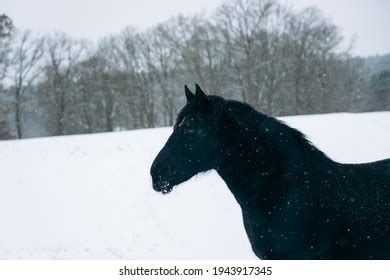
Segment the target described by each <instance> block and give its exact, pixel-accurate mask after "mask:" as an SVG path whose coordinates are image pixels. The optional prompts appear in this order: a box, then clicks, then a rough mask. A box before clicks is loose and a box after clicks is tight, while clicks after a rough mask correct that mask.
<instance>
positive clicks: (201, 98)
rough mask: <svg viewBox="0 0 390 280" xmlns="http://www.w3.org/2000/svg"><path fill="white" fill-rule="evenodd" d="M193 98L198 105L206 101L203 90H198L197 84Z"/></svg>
mask: <svg viewBox="0 0 390 280" xmlns="http://www.w3.org/2000/svg"><path fill="white" fill-rule="evenodd" d="M195 87H196V89H195V98H196V100H197V102H198V104H201V103H203V102H204V101H206V100H207V95H206V94H205V93H204V92H203V90H202V89H201V88H200V86H199V85H198V84H195Z"/></svg>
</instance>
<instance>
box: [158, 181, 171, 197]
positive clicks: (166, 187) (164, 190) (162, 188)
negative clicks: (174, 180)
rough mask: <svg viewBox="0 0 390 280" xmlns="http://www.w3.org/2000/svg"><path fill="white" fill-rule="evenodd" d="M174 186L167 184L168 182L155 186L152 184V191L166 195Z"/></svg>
mask: <svg viewBox="0 0 390 280" xmlns="http://www.w3.org/2000/svg"><path fill="white" fill-rule="evenodd" d="M173 187H174V185H172V184H170V183H168V182H160V183H157V184H153V189H154V190H155V191H156V192H160V193H162V194H168V193H170V192H171V191H172V189H173Z"/></svg>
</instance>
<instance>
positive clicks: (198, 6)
mask: <svg viewBox="0 0 390 280" xmlns="http://www.w3.org/2000/svg"><path fill="white" fill-rule="evenodd" d="M223 1H224V0H0V13H3V12H5V13H6V14H7V15H9V16H10V17H11V18H12V19H13V21H14V23H15V25H16V26H18V27H25V28H29V29H32V30H34V31H38V32H48V31H53V30H61V31H64V32H66V33H68V34H69V35H72V36H74V37H78V38H87V39H92V40H96V39H98V38H100V37H102V36H104V35H108V34H113V33H118V32H120V31H121V30H122V29H123V28H124V27H125V26H128V25H133V26H136V27H138V28H140V29H145V28H148V27H151V26H153V25H155V24H156V23H159V22H162V21H164V20H166V19H168V18H170V17H172V16H175V15H177V14H179V13H182V14H185V15H186V14H195V13H208V14H210V13H211V12H212V11H213V10H214V9H215V8H216V7H217V6H218V5H219V4H220V3H222V2H223ZM283 1H285V2H288V3H290V4H292V5H293V6H294V7H296V8H297V9H299V8H303V7H305V6H308V5H313V6H318V7H319V8H320V9H321V10H323V11H324V13H325V15H327V16H329V17H331V18H332V19H333V22H334V23H336V24H337V25H338V26H339V27H340V29H341V32H342V34H343V35H344V36H345V37H346V38H347V40H349V39H350V38H352V37H353V36H356V39H357V40H356V43H355V48H354V53H355V54H358V55H361V56H367V55H375V54H384V53H390V16H389V14H390V0H283Z"/></svg>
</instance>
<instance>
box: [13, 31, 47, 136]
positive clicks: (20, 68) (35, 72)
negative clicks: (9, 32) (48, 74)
mask: <svg viewBox="0 0 390 280" xmlns="http://www.w3.org/2000/svg"><path fill="white" fill-rule="evenodd" d="M43 54H44V39H43V38H42V37H37V36H34V35H33V34H32V33H31V31H27V30H25V31H18V33H17V35H16V39H15V43H14V47H13V53H12V69H11V73H12V85H11V89H12V91H13V93H14V96H15V123H16V133H17V138H22V137H23V134H22V118H21V110H22V102H23V97H24V96H23V93H24V92H25V90H26V89H27V88H29V87H31V86H32V85H33V83H34V82H35V81H36V80H37V78H38V77H39V76H40V75H41V73H42V67H41V62H42V57H43Z"/></svg>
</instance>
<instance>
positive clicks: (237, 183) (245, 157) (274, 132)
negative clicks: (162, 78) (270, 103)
mask: <svg viewBox="0 0 390 280" xmlns="http://www.w3.org/2000/svg"><path fill="white" fill-rule="evenodd" d="M185 93H186V98H187V104H186V106H185V107H184V108H183V109H182V110H181V112H180V113H179V115H178V118H177V123H176V125H175V126H174V131H173V133H172V135H171V136H170V137H169V139H168V141H167V143H166V144H165V146H164V148H163V149H162V150H161V151H160V153H159V154H158V155H157V157H156V159H155V160H154V162H153V164H152V167H151V171H150V173H151V176H152V179H153V188H154V190H156V191H158V192H162V193H169V192H170V191H171V190H172V188H173V186H175V185H178V184H180V183H182V182H184V181H186V180H188V179H190V178H191V177H192V176H194V175H195V174H197V173H199V172H204V171H207V170H210V169H215V170H216V171H217V172H218V174H219V175H220V176H221V177H222V179H223V180H224V181H225V182H226V184H227V186H228V188H229V189H230V191H231V192H232V193H233V195H234V197H235V198H236V200H237V202H238V203H239V204H240V206H241V209H242V215H243V219H244V226H245V230H246V232H247V234H248V237H249V240H250V243H251V245H252V248H253V251H254V252H255V254H256V255H257V256H258V257H259V258H262V259H390V159H386V160H382V161H377V162H372V163H364V164H341V163H337V162H334V161H332V160H331V159H330V158H328V157H327V156H326V155H325V154H324V153H322V152H321V151H320V150H318V149H317V148H316V147H314V146H313V145H312V144H311V143H310V142H309V141H308V140H307V139H306V138H305V136H304V135H303V134H302V133H300V132H299V131H297V130H295V129H293V128H290V127H289V126H287V125H285V124H283V123H282V122H280V121H278V120H276V119H274V118H272V117H269V116H266V115H263V114H261V113H259V112H257V111H255V110H254V109H253V108H252V107H250V106H249V105H247V104H244V103H240V102H237V101H232V100H225V99H223V98H221V97H218V96H207V95H205V94H204V92H203V91H202V90H201V88H200V87H199V86H198V85H196V92H195V94H193V93H192V92H190V90H189V89H188V88H187V86H185Z"/></svg>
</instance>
